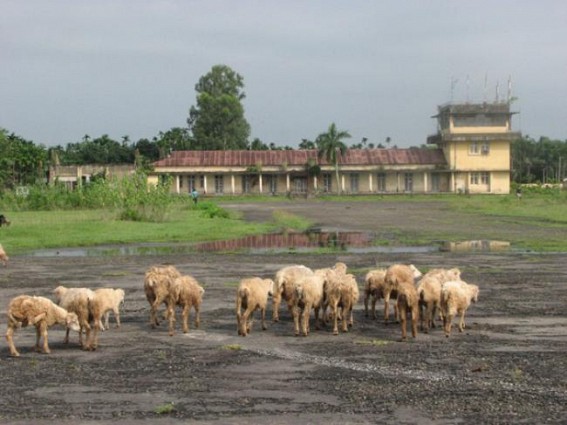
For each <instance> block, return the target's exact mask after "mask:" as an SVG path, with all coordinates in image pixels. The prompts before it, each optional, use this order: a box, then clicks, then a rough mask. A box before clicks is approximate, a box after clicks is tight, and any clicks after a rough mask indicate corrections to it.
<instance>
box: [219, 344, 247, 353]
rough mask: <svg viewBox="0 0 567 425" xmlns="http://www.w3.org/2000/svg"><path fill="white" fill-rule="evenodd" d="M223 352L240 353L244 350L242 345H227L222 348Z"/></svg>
mask: <svg viewBox="0 0 567 425" xmlns="http://www.w3.org/2000/svg"><path fill="white" fill-rule="evenodd" d="M221 348H222V349H223V350H231V351H238V350H242V345H240V344H227V345H223V346H222V347H221Z"/></svg>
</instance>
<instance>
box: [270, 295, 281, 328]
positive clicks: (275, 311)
mask: <svg viewBox="0 0 567 425" xmlns="http://www.w3.org/2000/svg"><path fill="white" fill-rule="evenodd" d="M280 304H281V300H280V299H276V297H274V299H273V301H272V321H273V322H279V321H280V313H279V310H280Z"/></svg>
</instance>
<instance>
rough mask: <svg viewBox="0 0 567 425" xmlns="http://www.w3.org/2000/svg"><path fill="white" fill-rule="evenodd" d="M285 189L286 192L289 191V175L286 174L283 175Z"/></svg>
mask: <svg viewBox="0 0 567 425" xmlns="http://www.w3.org/2000/svg"><path fill="white" fill-rule="evenodd" d="M285 188H286V191H287V192H289V191H290V189H289V173H287V174H286V175H285Z"/></svg>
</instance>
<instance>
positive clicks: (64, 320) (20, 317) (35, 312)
mask: <svg viewBox="0 0 567 425" xmlns="http://www.w3.org/2000/svg"><path fill="white" fill-rule="evenodd" d="M55 324H60V325H64V326H65V327H66V328H67V329H72V330H73V331H79V330H80V327H79V319H78V317H77V315H76V314H75V313H71V312H68V311H67V310H65V309H64V308H62V307H59V306H57V305H56V304H54V303H53V302H52V301H51V300H50V299H48V298H44V297H34V296H29V295H20V296H18V297H16V298H13V299H12V300H11V301H10V304H9V306H8V327H7V330H6V340H7V341H8V346H9V347H10V355H11V356H14V357H18V356H19V355H20V353H19V352H18V350H16V347H15V345H14V340H13V335H14V331H15V330H16V329H17V328H19V327H26V326H28V325H31V326H35V328H36V342H35V349H36V351H38V352H41V351H42V349H41V348H40V345H39V341H40V338H41V337H43V352H44V353H46V354H47V353H50V350H49V344H48V340H47V329H48V328H49V327H51V326H53V325H55Z"/></svg>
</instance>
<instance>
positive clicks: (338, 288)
mask: <svg viewBox="0 0 567 425" xmlns="http://www.w3.org/2000/svg"><path fill="white" fill-rule="evenodd" d="M327 277H328V279H327V281H326V282H325V285H324V291H325V295H324V296H325V306H324V308H325V307H326V306H327V305H328V306H329V307H330V309H331V316H332V318H333V335H338V334H339V329H338V320H339V317H340V316H341V315H340V314H339V307H340V308H341V310H342V330H343V332H348V326H349V325H350V326H352V325H353V323H354V319H353V312H352V310H353V307H354V305H355V304H356V303H357V302H358V298H359V295H360V293H359V290H358V284H357V283H356V278H355V277H354V276H353V275H352V274H344V275H341V274H339V273H329V274H328V275H327Z"/></svg>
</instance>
